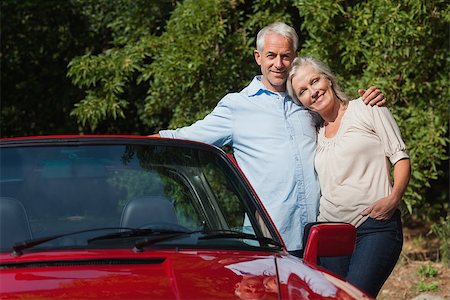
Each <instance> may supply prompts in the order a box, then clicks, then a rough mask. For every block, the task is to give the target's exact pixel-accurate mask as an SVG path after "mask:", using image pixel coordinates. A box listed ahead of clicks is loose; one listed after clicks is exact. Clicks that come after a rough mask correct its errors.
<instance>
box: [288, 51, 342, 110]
mask: <svg viewBox="0 0 450 300" xmlns="http://www.w3.org/2000/svg"><path fill="white" fill-rule="evenodd" d="M306 66H312V67H313V68H314V69H315V70H316V71H317V72H318V73H319V74H322V75H324V76H325V77H326V78H327V79H328V80H330V81H331V89H332V90H333V93H334V94H335V95H336V97H337V98H338V99H339V100H341V101H342V102H344V104H345V105H347V104H348V102H349V101H350V100H351V98H350V97H349V96H347V94H345V93H344V91H343V90H342V89H341V87H340V86H339V84H338V83H337V79H336V76H335V75H334V74H333V72H331V70H330V68H328V67H327V66H326V65H325V64H324V63H323V62H321V61H319V60H317V59H315V58H312V57H308V56H305V57H297V58H295V59H294V61H293V62H292V66H291V71H290V72H289V76H288V79H287V83H286V85H287V91H288V93H289V96H291V98H292V100H293V101H294V102H295V103H297V104H298V105H302V103H301V102H300V100H298V98H297V95H296V94H295V92H294V89H293V88H292V78H293V77H294V76H295V74H296V73H297V71H298V70H300V69H301V68H303V67H306Z"/></svg>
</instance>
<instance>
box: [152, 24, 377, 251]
mask: <svg viewBox="0 0 450 300" xmlns="http://www.w3.org/2000/svg"><path fill="white" fill-rule="evenodd" d="M256 46H257V49H256V50H255V51H254V56H255V60H256V62H257V64H258V65H260V66H261V73H262V75H261V76H256V77H255V78H254V79H253V81H252V82H251V83H250V85H248V86H247V87H246V88H244V89H243V90H242V91H241V92H239V93H230V94H228V95H226V96H225V97H224V98H223V99H222V100H221V101H220V102H219V103H218V104H217V106H216V107H215V108H214V110H213V111H212V112H211V113H210V114H209V115H207V116H206V117H205V118H204V119H203V120H200V121H197V122H195V123H194V124H192V125H191V126H188V127H184V128H179V129H176V130H162V131H160V132H159V134H156V135H153V136H161V137H167V138H180V139H188V140H195V141H200V142H204V143H208V144H214V145H216V146H219V147H222V146H225V145H230V146H232V147H233V150H234V155H235V158H236V160H237V162H238V164H239V166H240V168H241V169H242V171H243V172H244V174H245V175H246V176H247V178H248V180H249V181H250V183H251V184H252V186H253V187H254V189H255V190H256V193H257V194H258V196H259V197H260V199H261V201H262V202H263V204H264V206H265V208H266V209H267V211H268V213H269V215H270V216H271V218H272V220H273V221H274V223H275V225H276V227H277V229H278V230H279V232H280V234H281V235H282V237H283V240H284V242H285V244H286V246H287V249H288V251H289V252H290V253H292V254H293V255H296V256H302V235H303V228H304V226H305V225H306V224H307V223H309V222H314V221H315V220H316V217H317V214H318V203H319V198H320V189H319V182H318V179H317V176H316V173H315V171H314V153H315V148H316V139H317V137H316V128H315V119H314V117H313V115H312V114H311V113H310V112H309V111H308V110H306V109H305V108H304V107H301V106H298V105H296V104H295V103H294V102H293V101H292V99H291V98H290V97H289V95H288V94H287V93H286V80H287V77H288V73H289V69H290V66H291V63H292V61H293V60H294V58H295V57H296V55H297V47H298V36H297V33H296V32H295V30H294V29H293V28H292V27H290V26H288V25H286V24H284V23H278V22H277V23H273V24H270V25H268V26H267V27H265V28H263V29H262V30H261V31H260V32H259V33H258V36H257V40H256ZM359 92H360V93H362V91H359ZM363 98H365V100H366V102H369V101H370V100H373V101H374V102H379V101H381V103H384V100H383V99H384V97H383V95H380V92H379V91H378V90H377V89H375V88H374V87H372V88H370V89H369V90H368V91H366V93H365V95H363Z"/></svg>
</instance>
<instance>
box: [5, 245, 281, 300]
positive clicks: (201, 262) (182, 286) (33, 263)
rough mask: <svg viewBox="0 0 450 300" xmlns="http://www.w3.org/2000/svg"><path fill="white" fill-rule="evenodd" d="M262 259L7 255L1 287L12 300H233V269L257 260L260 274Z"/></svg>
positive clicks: (194, 254)
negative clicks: (42, 299) (78, 299)
mask: <svg viewBox="0 0 450 300" xmlns="http://www.w3.org/2000/svg"><path fill="white" fill-rule="evenodd" d="M261 258H267V257H264V256H263V257H261V256H258V255H257V254H253V255H250V254H249V255H247V256H243V255H242V253H240V255H239V258H237V256H235V255H233V252H227V251H224V252H223V253H221V252H219V253H218V252H217V251H215V252H208V251H204V252H199V251H179V252H170V251H167V252H165V251H157V252H155V251H144V252H143V253H133V252H131V251H130V252H127V251H122V250H117V251H108V253H105V251H91V252H73V251H71V252H46V253H31V254H24V255H23V256H20V257H17V258H14V257H12V256H11V255H10V254H3V256H1V268H2V271H1V273H0V285H1V290H2V297H6V298H15V297H20V298H26V299H28V298H30V299H41V298H47V299H48V298H52V299H59V298H70V299H74V298H82V299H89V298H95V299H106V298H109V299H111V298H115V299H118V298H119V299H143V298H146V299H229V298H232V297H233V295H234V294H235V289H236V286H237V285H239V282H240V281H241V279H242V278H243V275H242V274H237V273H236V272H235V271H233V270H232V269H230V267H229V266H230V265H234V264H236V263H239V262H242V261H247V262H248V261H252V260H254V261H255V263H253V264H252V265H253V268H258V260H259V259H261ZM270 260H272V264H270V263H269V264H267V261H266V262H265V263H264V266H263V267H264V269H266V272H268V273H272V272H275V270H276V268H275V262H274V260H273V258H272V259H269V261H270ZM273 274H275V273H273ZM256 276H257V277H260V278H261V280H262V278H263V277H267V276H265V275H263V274H260V275H256ZM260 292H261V293H263V291H262V290H261V291H260ZM264 297H268V298H266V299H272V298H273V299H277V298H278V295H277V294H276V293H268V294H267V295H264Z"/></svg>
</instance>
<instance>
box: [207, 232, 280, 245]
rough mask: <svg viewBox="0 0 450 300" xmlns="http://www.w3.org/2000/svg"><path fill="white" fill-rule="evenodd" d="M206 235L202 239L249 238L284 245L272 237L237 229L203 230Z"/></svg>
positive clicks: (264, 242)
mask: <svg viewBox="0 0 450 300" xmlns="http://www.w3.org/2000/svg"><path fill="white" fill-rule="evenodd" d="M202 233H204V234H205V235H204V236H201V237H199V239H200V240H209V239H224V238H225V239H226V238H233V239H248V240H254V241H258V242H261V243H263V244H270V245H274V246H277V247H283V245H282V244H281V243H279V242H277V241H275V240H273V239H271V238H268V237H259V236H257V235H255V234H250V233H245V232H241V231H237V230H203V231H202Z"/></svg>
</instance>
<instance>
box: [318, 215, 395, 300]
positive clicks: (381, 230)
mask: <svg viewBox="0 0 450 300" xmlns="http://www.w3.org/2000/svg"><path fill="white" fill-rule="evenodd" d="M402 246H403V229H402V221H401V218H400V211H398V210H397V211H396V212H395V214H394V215H393V216H392V218H391V219H390V220H383V221H378V220H375V219H372V218H370V217H369V218H368V219H367V220H366V221H365V222H364V223H363V224H361V225H360V226H359V227H358V228H357V230H356V249H355V251H354V252H353V254H352V255H351V256H345V257H321V258H320V261H319V264H320V265H321V266H322V267H324V268H326V269H328V270H330V271H332V272H334V273H336V274H338V275H340V276H342V277H344V278H345V279H346V280H347V281H349V282H350V283H352V284H353V285H355V286H357V287H359V288H360V289H361V290H363V291H365V292H366V293H367V294H369V295H371V296H372V297H376V296H377V295H378V292H379V291H380V289H381V288H382V286H383V284H384V282H385V281H386V280H387V278H388V277H389V275H390V274H391V272H392V270H393V269H394V267H395V264H396V263H397V261H398V258H399V256H400V252H401V251H402Z"/></svg>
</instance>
